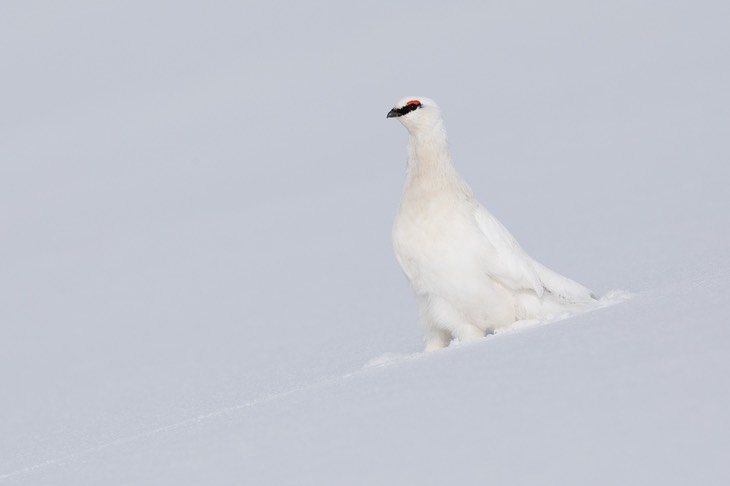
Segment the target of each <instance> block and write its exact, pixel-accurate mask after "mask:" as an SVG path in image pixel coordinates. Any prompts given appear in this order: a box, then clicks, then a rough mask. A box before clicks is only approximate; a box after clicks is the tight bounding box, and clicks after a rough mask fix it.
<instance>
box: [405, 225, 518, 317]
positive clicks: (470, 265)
mask: <svg viewBox="0 0 730 486" xmlns="http://www.w3.org/2000/svg"><path fill="white" fill-rule="evenodd" d="M473 231H474V226H473V225H471V224H467V222H466V221H460V220H459V216H458V215H454V214H453V213H452V214H451V215H450V217H449V218H444V219H438V218H430V219H427V218H423V219H421V220H417V219H405V220H401V219H400V218H399V219H397V220H396V224H395V225H394V230H393V247H394V251H395V254H396V257H397V259H398V263H399V264H400V266H401V268H402V269H403V272H404V273H405V274H406V276H407V277H408V280H409V281H410V283H411V286H412V287H413V290H414V292H415V293H416V295H418V296H420V300H421V301H423V302H429V305H432V304H433V302H435V301H438V302H440V303H441V304H440V305H446V306H449V307H450V308H452V309H453V310H454V312H456V313H458V314H460V315H462V316H463V317H464V319H465V320H466V321H469V322H471V323H473V324H474V325H477V326H478V327H481V328H482V329H494V328H497V327H500V326H502V325H507V324H509V323H511V322H514V296H513V295H512V294H511V293H510V292H509V291H508V290H506V289H505V288H504V287H503V286H502V285H501V284H499V283H498V282H495V281H494V280H492V279H491V278H490V277H489V275H488V272H487V269H486V268H485V266H486V264H485V262H484V256H485V252H487V251H489V250H488V249H487V248H485V247H484V241H483V239H482V238H481V237H480V236H479V235H478V234H476V233H474V232H473Z"/></svg>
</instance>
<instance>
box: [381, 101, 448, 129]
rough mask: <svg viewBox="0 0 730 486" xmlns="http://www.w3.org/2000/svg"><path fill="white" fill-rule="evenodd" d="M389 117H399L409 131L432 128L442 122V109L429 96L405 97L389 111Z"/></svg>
mask: <svg viewBox="0 0 730 486" xmlns="http://www.w3.org/2000/svg"><path fill="white" fill-rule="evenodd" d="M388 118H398V121H399V122H401V123H402V124H403V125H404V126H405V127H406V128H407V129H408V131H409V132H413V131H417V130H420V129H425V128H431V127H434V126H436V125H439V124H440V123H441V111H440V110H439V107H438V105H437V104H436V103H435V102H434V101H433V100H432V99H429V98H423V97H419V96H415V97H408V98H403V99H402V100H400V101H398V103H396V104H395V106H394V107H393V109H392V110H390V111H389V112H388Z"/></svg>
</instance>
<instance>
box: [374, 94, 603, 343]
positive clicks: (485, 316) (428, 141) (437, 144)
mask: <svg viewBox="0 0 730 486" xmlns="http://www.w3.org/2000/svg"><path fill="white" fill-rule="evenodd" d="M388 118H398V121H400V122H401V123H402V124H403V125H404V126H405V127H406V128H407V129H408V166H407V175H406V183H405V187H404V190H403V195H402V198H401V202H400V207H399V209H398V213H397V216H396V218H395V223H394V225H393V249H394V250H395V255H396V258H397V260H398V264H399V265H400V267H401V269H402V270H403V272H404V273H405V274H406V277H407V278H408V280H409V281H410V283H411V286H412V287H413V290H414V292H415V294H416V300H417V303H418V307H419V311H420V315H421V320H422V321H423V324H424V327H425V342H426V351H432V350H435V349H439V348H442V347H445V346H448V345H449V344H450V343H451V341H452V340H453V339H454V338H456V339H458V340H459V342H468V341H473V340H475V339H478V338H481V337H483V336H484V335H485V334H489V333H492V332H494V331H495V330H496V329H499V328H503V327H506V326H509V325H510V324H513V323H515V322H516V321H521V320H533V319H545V318H550V317H555V316H558V315H561V314H565V313H569V312H571V311H576V310H583V309H587V308H590V307H592V306H593V305H595V303H596V302H597V301H596V297H595V296H594V295H593V293H591V291H590V290H588V289H587V288H585V287H584V286H582V285H581V284H579V283H577V282H574V281H573V280H570V279H569V278H567V277H563V276H562V275H559V274H557V273H555V272H553V271H552V270H550V269H548V268H546V267H545V266H543V265H541V264H540V263H538V262H536V261H535V260H533V259H532V258H530V256H529V255H527V253H525V251H524V250H523V249H522V248H520V245H519V244H518V243H517V241H516V240H515V239H514V237H513V236H512V235H511V234H510V232H509V231H507V229H506V228H505V227H504V226H502V224H501V223H500V222H499V221H498V220H497V219H496V218H495V217H494V216H492V215H491V214H490V213H489V212H488V211H487V210H486V209H485V208H484V207H482V206H481V205H480V204H479V202H478V201H477V200H476V199H475V197H474V194H473V193H472V190H471V188H470V187H469V185H468V184H467V183H466V181H464V179H462V177H461V176H460V175H459V174H458V173H457V172H456V169H455V168H454V166H453V164H452V162H451V156H450V155H449V148H448V144H447V140H446V130H445V128H444V123H443V120H442V118H441V113H440V110H439V108H438V106H437V105H436V103H434V102H433V100H430V99H428V98H420V97H414V98H403V99H402V100H400V101H399V102H398V103H397V104H396V105H395V107H394V108H393V109H392V110H390V112H389V113H388Z"/></svg>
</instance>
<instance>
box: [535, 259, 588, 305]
mask: <svg viewBox="0 0 730 486" xmlns="http://www.w3.org/2000/svg"><path fill="white" fill-rule="evenodd" d="M532 266H533V268H534V269H535V271H536V272H537V276H538V278H539V279H540V281H541V282H542V285H543V286H544V287H545V290H546V291H548V292H550V293H551V294H553V295H554V296H555V297H557V298H558V300H559V301H561V302H564V303H566V304H591V303H595V302H596V301H597V300H598V297H596V295H595V294H594V293H593V292H591V290H590V289H588V288H586V287H584V286H583V285H581V284H579V283H578V282H576V281H575V280H571V279H569V278H568V277H564V276H562V275H560V274H559V273H557V272H554V271H552V270H550V269H549V268H547V267H546V266H544V265H542V264H540V263H538V262H536V261H534V260H533V262H532Z"/></svg>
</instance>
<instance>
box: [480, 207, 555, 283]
mask: <svg viewBox="0 0 730 486" xmlns="http://www.w3.org/2000/svg"><path fill="white" fill-rule="evenodd" d="M475 218H476V222H477V225H478V226H479V229H480V230H481V232H482V234H483V235H484V238H485V239H486V240H487V241H488V243H489V245H490V246H491V247H492V248H493V250H494V253H495V254H494V255H493V257H492V258H489V261H488V265H487V266H488V268H487V269H486V272H487V274H489V276H490V277H492V278H494V279H495V280H498V281H499V282H500V283H502V284H503V285H504V286H506V287H507V288H510V289H512V290H534V291H535V293H536V294H537V296H538V297H542V294H543V291H544V287H543V284H542V282H541V281H540V276H539V275H538V272H537V271H536V269H535V267H534V265H533V263H534V262H533V260H532V258H530V256H529V255H528V254H527V253H525V251H524V250H523V249H522V248H521V247H520V245H519V243H517V240H515V238H514V236H512V234H511V233H510V232H509V231H507V228H505V227H504V226H502V223H500V222H499V221H498V220H497V218H495V217H494V216H492V215H491V214H490V213H489V211H487V210H486V209H485V208H483V207H482V206H477V207H476V209H475ZM490 253H492V252H490ZM495 257H496V258H495Z"/></svg>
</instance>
